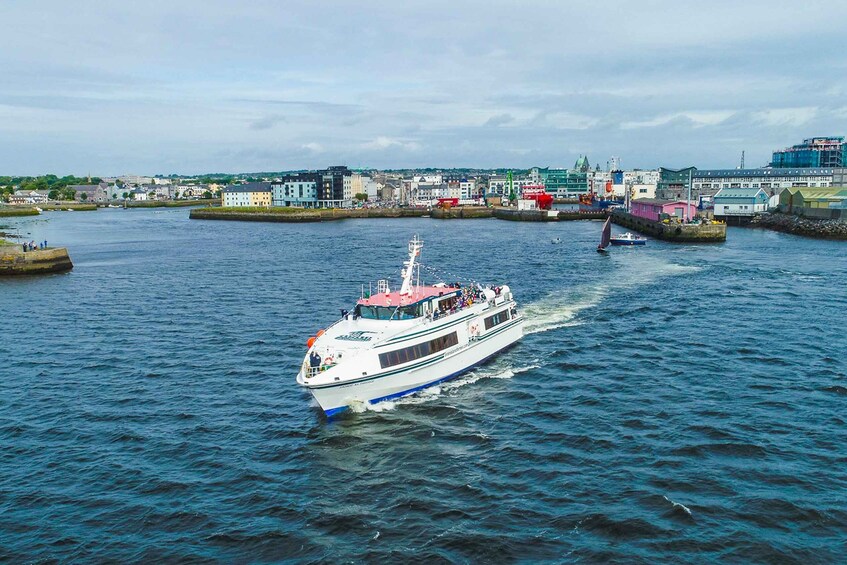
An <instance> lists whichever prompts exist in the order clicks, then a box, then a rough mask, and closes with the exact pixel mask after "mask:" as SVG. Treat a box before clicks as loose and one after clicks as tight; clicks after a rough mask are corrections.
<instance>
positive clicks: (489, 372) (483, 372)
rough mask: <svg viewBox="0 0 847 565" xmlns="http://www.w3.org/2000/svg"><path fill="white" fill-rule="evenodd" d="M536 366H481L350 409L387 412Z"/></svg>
mask: <svg viewBox="0 0 847 565" xmlns="http://www.w3.org/2000/svg"><path fill="white" fill-rule="evenodd" d="M538 367H540V365H528V366H526V367H518V368H511V367H508V368H506V369H503V367H502V366H500V367H498V366H496V365H495V366H491V367H482V368H480V369H477V370H475V371H472V372H470V373H468V374H466V375H463V376H461V377H459V378H457V379H454V380H452V381H447V382H445V383H441V384H440V385H436V386H433V387H429V388H425V389H423V390H421V391H418V392H416V393H414V394H411V395H409V396H404V397H402V398H397V399H394V400H383V401H382V402H377V403H376V404H370V403H367V402H358V401H354V402H353V403H351V404H350V410H352V411H353V412H355V413H356V414H361V413H363V412H387V411H389V410H394V409H395V408H397V407H398V406H410V405H414V404H422V403H424V402H430V401H431V400H434V399H436V398H438V397H439V396H441V394H442V393H443V392H446V391H451V390H455V389H457V388H460V387H463V386H466V385H469V384H473V383H475V382H477V381H478V380H480V379H511V378H512V377H513V376H514V375H515V374H518V373H524V372H526V371H529V370H531V369H537V368H538Z"/></svg>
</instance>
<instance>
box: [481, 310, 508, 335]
mask: <svg viewBox="0 0 847 565" xmlns="http://www.w3.org/2000/svg"><path fill="white" fill-rule="evenodd" d="M508 320H509V312H508V311H507V310H504V311H502V312H498V313H496V314H494V315H493V316H488V317H487V318H486V319H485V329H487V330H490V329H491V328H493V327H494V326H497V325H499V324H502V323H503V322H506V321H508Z"/></svg>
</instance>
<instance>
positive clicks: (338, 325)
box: [297, 236, 524, 416]
mask: <svg viewBox="0 0 847 565" xmlns="http://www.w3.org/2000/svg"><path fill="white" fill-rule="evenodd" d="M422 248H423V241H422V240H420V239H419V238H418V237H417V236H415V237H414V238H412V240H411V241H410V242H409V259H408V260H407V261H406V262H405V263H404V269H403V271H402V272H403V282H402V285H401V287H400V289H399V290H396V291H392V290H391V289H390V288H389V286H388V281H386V280H380V281H378V282H377V288H376V292H375V293H368V294H367V295H366V294H365V292H364V286H363V287H362V297H361V298H360V299H359V301H358V302H357V303H356V306H355V308H354V310H353V311H352V312H348V311H346V310H342V311H341V319H340V320H338V321H336V322H335V323H334V324H332V325H331V326H329V327H328V328H327V329H325V330H321V331H319V332H317V334H316V335H315V336H312V337H310V338H309V339H308V341H307V342H306V343H307V346H308V348H309V349H308V352H307V353H306V357H305V359H304V360H303V363H302V366H301V367H300V371H299V373H298V374H297V383H298V384H299V385H300V386H302V387H304V388H306V389H308V390H309V392H310V393H311V394H312V396H313V397H314V398H315V400H316V401H317V403H318V404H319V405H320V407H321V409H322V410H323V411H324V413H325V414H326V415H327V416H333V415H335V414H338V413H339V412H342V411H344V410H345V409H347V408H348V407H350V406H351V405H354V404H356V403H361V404H376V403H378V402H381V401H384V400H390V399H394V398H399V397H402V396H406V395H409V394H412V393H415V392H417V391H419V390H422V389H425V388H427V387H431V386H434V385H437V384H439V383H441V382H444V381H447V380H449V379H452V378H454V377H457V376H459V375H461V374H462V373H464V372H466V371H468V370H469V369H471V368H472V367H474V366H476V365H479V364H481V363H483V362H484V361H486V360H488V359H489V358H491V357H493V356H494V355H496V354H497V353H499V352H500V351H502V350H504V349H506V348H508V347H510V346H512V345H514V344H515V343H516V342H517V341H518V340H520V339H521V337H523V324H524V318H523V315H522V314H521V313H520V312H519V311H518V309H517V303H516V302H515V299H514V296H513V295H512V291H511V289H510V288H509V287H508V286H506V285H503V286H496V287H483V286H481V285H478V284H471V285H460V284H459V283H451V284H446V283H443V282H442V283H437V284H433V285H431V286H425V285H421V283H420V262H419V259H418V258H419V256H420V253H421V250H422Z"/></svg>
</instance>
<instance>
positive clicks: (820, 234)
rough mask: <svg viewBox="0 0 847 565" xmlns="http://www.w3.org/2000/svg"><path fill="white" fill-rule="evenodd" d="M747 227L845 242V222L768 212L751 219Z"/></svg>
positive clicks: (846, 236) (846, 223)
mask: <svg viewBox="0 0 847 565" xmlns="http://www.w3.org/2000/svg"><path fill="white" fill-rule="evenodd" d="M749 225H750V227H753V228H756V227H758V228H765V229H769V230H774V231H780V232H784V233H790V234H794V235H801V236H804V237H814V238H818V239H841V240H847V222H842V221H839V220H820V219H816V218H804V217H802V216H794V215H791V214H780V213H772V212H768V213H764V214H758V215H756V216H755V217H753V220H752V221H751V222H750V224H749Z"/></svg>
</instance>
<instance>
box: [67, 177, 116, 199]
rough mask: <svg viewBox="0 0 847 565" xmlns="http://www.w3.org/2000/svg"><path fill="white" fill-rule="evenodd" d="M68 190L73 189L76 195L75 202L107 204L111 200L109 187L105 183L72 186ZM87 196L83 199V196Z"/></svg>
mask: <svg viewBox="0 0 847 565" xmlns="http://www.w3.org/2000/svg"><path fill="white" fill-rule="evenodd" d="M68 188H70V189H72V190H73V191H74V192H75V193H76V195H75V197H74V198H75V200H77V201H80V202H81V201H83V200H85V201H86V202H106V201H107V200H108V199H109V185H108V184H106V183H105V182H101V183H100V184H71V185H68ZM83 194H85V198H84V199H83V197H82V195H83Z"/></svg>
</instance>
